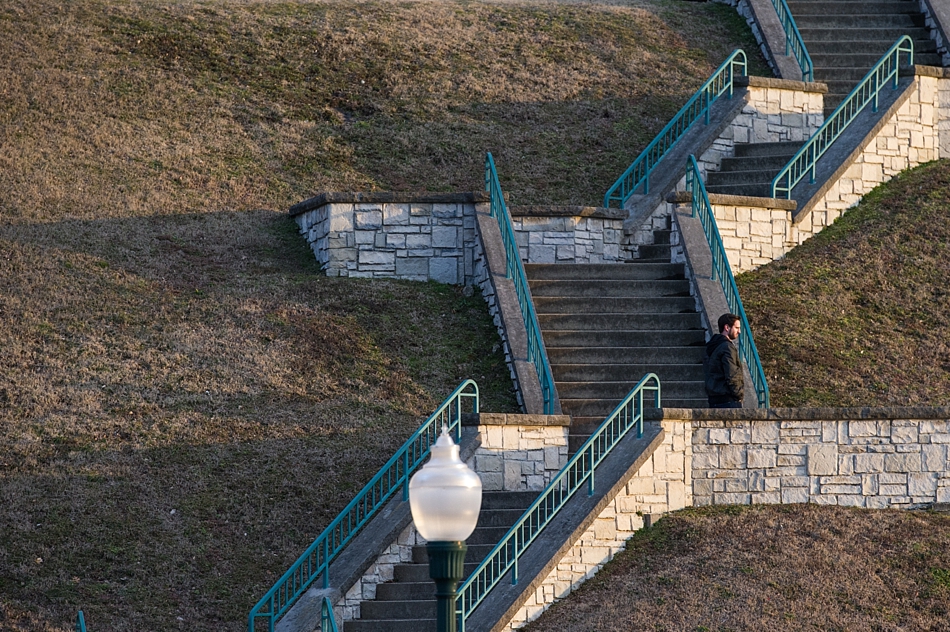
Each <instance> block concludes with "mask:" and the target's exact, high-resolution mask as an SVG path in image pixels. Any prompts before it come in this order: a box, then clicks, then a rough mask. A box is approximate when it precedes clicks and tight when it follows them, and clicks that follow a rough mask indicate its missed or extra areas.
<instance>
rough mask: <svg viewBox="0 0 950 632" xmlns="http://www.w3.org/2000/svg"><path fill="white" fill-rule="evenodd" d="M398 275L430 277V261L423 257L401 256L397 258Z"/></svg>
mask: <svg viewBox="0 0 950 632" xmlns="http://www.w3.org/2000/svg"><path fill="white" fill-rule="evenodd" d="M396 276H399V277H413V278H419V279H428V278H429V262H428V261H426V260H425V259H423V258H421V257H401V258H397V259H396Z"/></svg>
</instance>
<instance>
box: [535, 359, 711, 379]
mask: <svg viewBox="0 0 950 632" xmlns="http://www.w3.org/2000/svg"><path fill="white" fill-rule="evenodd" d="M551 371H552V372H553V373H554V380H555V381H556V382H558V383H561V382H599V381H608V382H610V381H616V380H619V379H625V378H626V379H631V378H632V379H636V380H639V379H640V378H642V377H643V376H644V375H646V374H647V373H656V374H657V376H659V378H660V383H661V384H663V383H665V382H666V381H667V380H677V381H679V380H685V381H693V380H702V379H703V365H702V363H694V364H554V365H552V366H551Z"/></svg>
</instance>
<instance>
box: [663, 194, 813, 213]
mask: <svg viewBox="0 0 950 632" xmlns="http://www.w3.org/2000/svg"><path fill="white" fill-rule="evenodd" d="M666 201H667V202H670V203H672V204H686V203H688V202H692V196H691V195H690V194H689V193H687V192H686V191H673V192H672V193H670V194H669V195H668V196H666ZM709 203H710V204H718V205H720V206H751V207H753V208H769V209H778V210H781V211H794V210H795V209H797V208H798V202H796V201H795V200H783V199H782V198H766V197H754V196H751V195H722V194H720V193H710V194H709Z"/></svg>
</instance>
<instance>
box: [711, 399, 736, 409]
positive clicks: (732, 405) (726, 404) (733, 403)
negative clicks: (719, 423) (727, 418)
mask: <svg viewBox="0 0 950 632" xmlns="http://www.w3.org/2000/svg"><path fill="white" fill-rule="evenodd" d="M709 407H710V408H742V402H736V401H731V402H721V403H718V404H713V403H710V404H709Z"/></svg>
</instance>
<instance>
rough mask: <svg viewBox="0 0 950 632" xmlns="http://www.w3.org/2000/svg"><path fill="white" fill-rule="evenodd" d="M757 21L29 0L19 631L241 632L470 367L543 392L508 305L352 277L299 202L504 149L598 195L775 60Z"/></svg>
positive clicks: (432, 178) (13, 297) (3, 584)
mask: <svg viewBox="0 0 950 632" xmlns="http://www.w3.org/2000/svg"><path fill="white" fill-rule="evenodd" d="M738 26H739V21H738V19H737V18H735V17H734V13H733V12H731V10H729V9H728V8H726V7H722V6H714V5H706V4H697V3H690V2H677V1H674V0H655V1H653V2H645V3H642V4H637V5H636V6H612V7H604V6H597V5H587V4H584V5H532V6H522V5H487V4H478V3H465V4H453V3H447V2H445V3H430V2H425V3H423V2H420V3H401V4H395V3H393V4H389V3H376V4H356V3H347V2H340V3H328V4H318V3H286V4H280V3H263V4H254V3H248V2H208V3H199V2H191V1H188V0H181V1H179V2H149V1H146V0H142V1H139V2H133V1H125V2H123V1H116V2H103V1H97V0H75V1H71V2H68V3H64V2H54V1H52V0H29V1H26V0H20V1H17V0H13V1H10V2H6V3H3V5H2V6H0V125H2V129H3V133H2V136H0V190H2V191H3V195H2V196H0V215H2V219H3V221H2V224H0V349H3V353H2V355H0V442H2V445H3V448H0V501H2V502H0V507H2V509H0V629H3V630H8V629H9V630H66V629H69V627H70V622H71V620H72V619H73V617H74V616H75V611H76V610H77V609H78V608H79V607H83V608H85V610H86V612H87V615H88V620H89V623H90V625H91V629H93V630H95V631H96V632H104V631H109V630H168V629H176V628H178V629H188V630H209V631H210V630H214V631H215V632H217V631H220V630H239V629H242V627H243V619H244V617H245V616H246V613H247V611H248V609H249V608H250V606H251V605H252V604H253V603H254V601H256V599H257V598H258V597H259V596H260V595H261V594H262V593H263V592H264V590H265V589H266V588H267V587H268V586H269V585H270V584H271V582H272V581H273V580H274V579H275V578H276V576H277V575H278V574H279V573H280V572H282V571H283V569H285V568H286V567H287V566H288V564H289V563H290V562H291V561H292V560H293V559H294V558H295V557H296V556H297V554H298V553H299V552H300V551H301V550H302V549H303V548H304V546H306V544H308V543H309V542H310V541H311V539H312V538H313V537H314V536H315V535H316V534H317V533H319V532H320V530H321V529H322V527H323V525H325V524H326V523H327V522H328V521H329V519H330V518H331V517H332V516H333V515H334V514H335V513H336V511H338V510H339V509H340V508H341V507H342V506H343V504H344V503H345V502H346V501H347V500H349V498H350V497H351V496H352V494H353V492H354V491H355V490H356V489H357V488H358V487H359V484H360V482H361V481H364V480H366V479H367V478H368V477H369V476H370V474H371V473H372V472H373V471H374V470H375V469H376V467H378V465H379V464H380V463H381V462H382V461H383V460H384V459H385V458H386V457H388V455H389V454H391V452H392V450H393V449H394V447H395V446H396V445H398V444H399V443H400V442H401V441H402V439H403V438H404V437H405V436H406V435H407V434H408V433H409V431H410V429H411V428H413V427H415V426H416V425H417V424H418V423H419V421H420V419H421V418H423V417H424V416H425V415H426V414H427V413H428V412H430V411H431V410H432V408H433V407H434V406H435V405H436V404H437V403H438V401H440V400H441V399H442V397H444V396H445V395H446V394H447V393H448V392H449V391H450V390H451V389H452V388H453V387H454V386H455V384H456V383H457V381H458V380H459V379H460V378H462V377H468V376H474V377H476V378H479V380H480V382H481V383H482V386H483V392H484V393H485V395H486V397H487V400H488V401H487V403H485V405H484V407H485V408H486V409H488V410H509V409H511V407H512V405H513V404H512V402H511V398H510V393H509V388H510V382H509V381H508V380H507V377H506V373H505V369H504V367H503V366H502V360H501V358H500V356H499V354H498V352H497V348H496V347H495V345H496V343H497V337H496V336H495V334H494V332H493V329H492V326H491V324H490V323H489V322H488V321H487V318H486V316H485V310H484V304H483V303H482V302H481V300H480V298H479V297H477V296H475V297H471V298H466V297H465V296H463V295H461V294H460V293H459V292H457V291H456V290H454V289H453V288H449V287H445V286H439V285H435V284H412V283H398V282H364V281H352V280H343V279H327V278H325V277H323V276H321V275H320V274H319V271H318V270H316V266H315V265H314V264H313V262H312V257H311V255H310V253H309V252H308V251H307V250H306V248H305V247H304V246H303V245H302V243H301V240H300V238H299V237H298V236H297V235H296V233H295V230H294V225H293V224H292V222H290V220H288V219H287V217H286V216H285V215H284V213H283V211H284V209H286V208H287V206H288V205H289V204H291V203H293V202H296V201H299V200H300V199H303V198H304V197H307V196H308V195H310V194H312V193H313V192H316V191H319V190H326V189H330V190H347V189H368V188H381V189H389V188H393V189H429V190H457V189H473V188H479V187H480V184H479V183H480V181H481V175H480V173H481V169H480V162H481V160H482V152H483V151H485V150H486V149H491V150H492V151H493V152H495V154H496V157H497V158H498V162H499V167H500V169H501V171H502V178H503V180H504V182H505V184H506V187H507V188H508V190H509V191H510V192H511V193H512V195H513V196H514V197H515V198H517V199H519V200H521V201H525V202H543V201H556V202H571V201H581V202H585V203H590V202H596V200H597V199H598V198H599V197H600V196H601V195H602V192H603V190H604V188H605V187H606V186H607V185H608V184H609V183H610V180H612V179H613V177H615V176H616V175H617V174H618V173H619V171H620V170H621V169H622V168H623V167H624V166H625V165H626V163H627V162H628V161H629V160H630V159H631V158H632V157H633V156H634V155H635V154H636V152H637V151H638V150H639V149H640V148H641V147H642V146H643V145H644V144H645V143H646V142H647V141H648V140H649V138H650V137H651V135H652V134H653V132H654V131H656V130H658V129H659V128H660V127H661V126H662V125H663V124H664V123H665V122H666V120H668V118H669V117H670V115H671V114H672V113H673V111H675V109H676V107H677V105H678V104H679V103H681V102H682V101H683V100H685V98H686V97H687V95H688V94H689V93H691V92H692V91H693V90H694V89H695V88H696V87H697V86H698V85H699V84H700V83H701V82H702V81H703V80H704V79H705V77H706V76H708V74H709V73H710V72H711V70H712V69H713V68H714V67H715V65H716V64H717V63H718V62H719V61H720V60H721V59H722V58H723V57H724V56H725V54H726V52H727V51H728V50H731V49H732V48H734V47H735V46H737V45H744V46H746V48H747V49H749V50H751V47H749V46H748V45H747V39H746V40H743V38H748V32H747V31H743V30H741V29H739V28H738ZM658 68H666V69H667V74H666V76H665V77H664V80H663V81H660V80H659V78H658V71H657V69H658ZM542 125H543V126H544V127H541V126H542ZM539 129H541V130H542V131H540V132H539V131H538V130H539Z"/></svg>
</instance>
